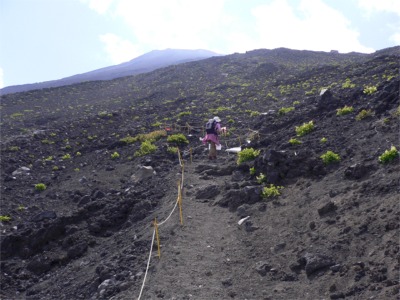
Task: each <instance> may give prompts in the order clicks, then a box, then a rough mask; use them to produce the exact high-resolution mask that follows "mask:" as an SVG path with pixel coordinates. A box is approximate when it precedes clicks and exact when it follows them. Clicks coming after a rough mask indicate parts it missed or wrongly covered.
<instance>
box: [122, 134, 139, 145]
mask: <svg viewBox="0 0 400 300" xmlns="http://www.w3.org/2000/svg"><path fill="white" fill-rule="evenodd" d="M137 140H138V139H137V138H136V137H132V136H127V137H124V138H122V139H120V140H119V141H120V142H122V143H125V144H127V145H129V144H133V143H134V142H136V141H137Z"/></svg>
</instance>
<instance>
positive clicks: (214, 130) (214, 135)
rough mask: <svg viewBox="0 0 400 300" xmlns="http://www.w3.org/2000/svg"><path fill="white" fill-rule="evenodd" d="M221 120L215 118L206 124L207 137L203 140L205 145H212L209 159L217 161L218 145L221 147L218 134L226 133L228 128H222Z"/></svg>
mask: <svg viewBox="0 0 400 300" xmlns="http://www.w3.org/2000/svg"><path fill="white" fill-rule="evenodd" d="M220 123H221V119H220V118H219V117H214V118H213V119H209V120H208V122H207V124H206V136H205V137H204V138H203V144H207V143H209V144H210V152H209V153H208V159H217V145H218V146H219V145H220V142H219V137H218V133H221V132H225V131H226V128H225V127H221V124H220Z"/></svg>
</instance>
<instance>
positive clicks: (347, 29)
mask: <svg viewBox="0 0 400 300" xmlns="http://www.w3.org/2000/svg"><path fill="white" fill-rule="evenodd" d="M253 14H254V16H255V17H256V20H257V24H258V26H257V31H258V34H259V37H260V39H261V40H262V42H263V43H264V47H265V48H277V47H287V48H292V49H309V50H310V49H312V50H317V51H330V50H339V51H340V52H351V51H358V52H373V51H374V50H373V49H371V48H368V47H365V46H363V45H362V44H360V42H359V41H358V37H359V32H357V31H356V30H355V29H352V28H351V22H350V21H349V20H348V19H346V18H345V16H344V15H343V14H342V13H341V12H339V11H337V10H335V9H333V8H331V7H329V6H328V5H326V4H325V3H324V2H322V1H321V0H302V1H300V4H299V6H298V7H296V10H295V8H294V7H293V6H290V5H289V4H288V2H287V1H286V0H275V1H273V2H272V3H271V4H267V5H261V6H259V7H257V8H255V9H253Z"/></svg>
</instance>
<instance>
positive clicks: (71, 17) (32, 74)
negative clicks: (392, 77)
mask: <svg viewBox="0 0 400 300" xmlns="http://www.w3.org/2000/svg"><path fill="white" fill-rule="evenodd" d="M396 45H400V1H399V0H201V1H200V0H0V88H2V87H5V86H10V85H17V84H26V83H35V82H42V81H48V80H55V79H60V78H63V77H68V76H72V75H75V74H80V73H85V72H89V71H92V70H96V69H99V68H102V67H106V66H111V65H115V64H119V63H122V62H125V61H129V60H131V59H133V58H135V57H137V56H140V55H142V54H144V53H147V52H149V51H151V50H156V49H158V50H162V49H166V48H175V49H207V50H211V51H215V52H217V53H220V54H231V53H235V52H239V53H243V52H245V51H248V50H253V49H260V48H266V49H273V48H278V47H287V48H291V49H299V50H316V51H330V50H339V51H340V52H342V53H345V52H351V51H356V52H363V53H371V52H373V51H375V50H379V49H383V48H387V47H392V46H396Z"/></svg>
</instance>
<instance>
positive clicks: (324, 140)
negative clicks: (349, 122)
mask: <svg viewBox="0 0 400 300" xmlns="http://www.w3.org/2000/svg"><path fill="white" fill-rule="evenodd" d="M327 141H328V139H327V138H326V137H323V138H322V139H321V140H320V142H321V143H326V142H327Z"/></svg>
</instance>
